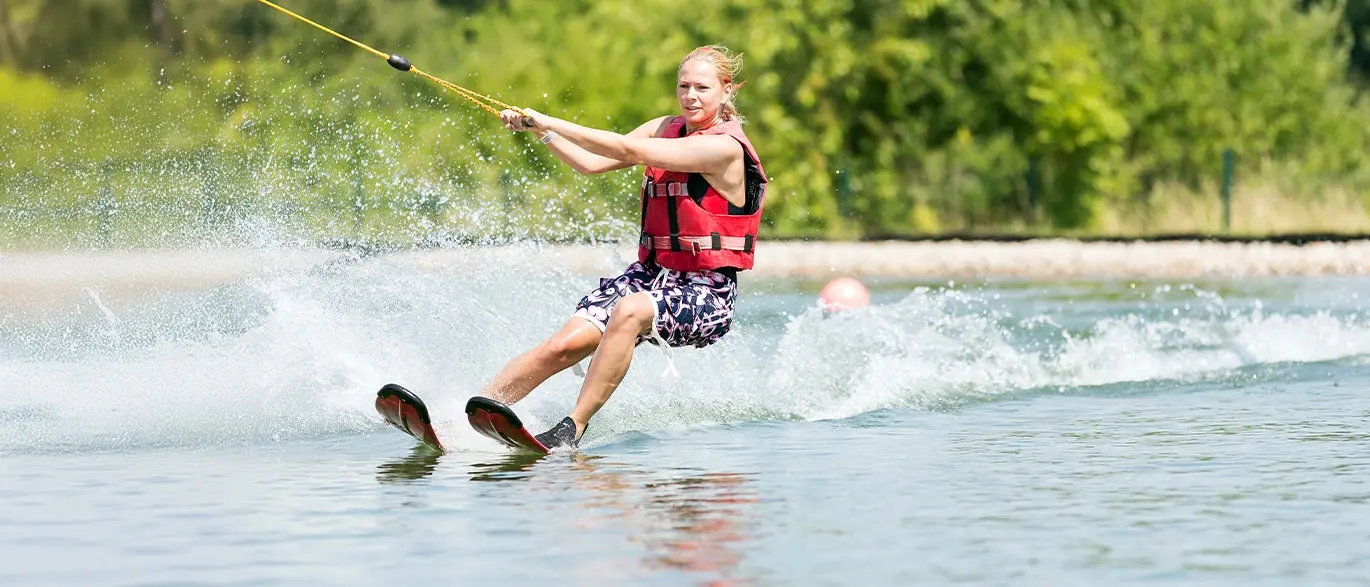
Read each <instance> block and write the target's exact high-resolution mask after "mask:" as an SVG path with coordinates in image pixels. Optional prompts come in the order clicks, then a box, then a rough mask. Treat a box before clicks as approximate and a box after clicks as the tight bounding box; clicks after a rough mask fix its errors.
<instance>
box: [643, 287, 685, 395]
mask: <svg viewBox="0 0 1370 587" xmlns="http://www.w3.org/2000/svg"><path fill="white" fill-rule="evenodd" d="M667 271H669V269H666V268H665V267H662V268H661V272H660V273H657V274H656V279H653V280H652V285H651V287H650V288H648V295H649V296H650V295H651V292H652V291H654V290H656V289H657V288H658V287H661V286H664V285H666V277H667V275H668V274H667ZM656 313H657V307H656V302H655V301H653V302H652V339H653V340H655V341H656V346H657V348H660V349H661V354H662V356H664V357H666V370H665V371H662V372H661V376H662V377H663V378H664V377H666V376H667V375H671V376H674V377H676V378H679V377H680V372H679V371H676V368H675V349H672V348H671V347H670V345H668V344H666V339H664V338H662V337H661V333H660V332H657V329H656V319H657V315H656Z"/></svg>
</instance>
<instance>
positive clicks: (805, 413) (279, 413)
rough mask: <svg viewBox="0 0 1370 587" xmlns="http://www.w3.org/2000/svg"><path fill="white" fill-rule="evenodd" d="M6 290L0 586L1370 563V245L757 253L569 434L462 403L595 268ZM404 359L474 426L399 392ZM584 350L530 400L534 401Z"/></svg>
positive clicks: (1231, 576) (565, 395)
mask: <svg viewBox="0 0 1370 587" xmlns="http://www.w3.org/2000/svg"><path fill="white" fill-rule="evenodd" d="M463 254H465V255H469V259H468V260H469V261H472V263H469V264H468V265H466V266H463V267H461V268H452V267H437V266H433V265H428V264H425V263H422V262H416V261H415V260H414V259H415V258H414V257H405V256H391V257H374V258H364V259H358V260H356V261H355V262H351V263H341V264H335V265H331V266H327V267H322V268H320V269H318V270H315V271H307V272H301V273H298V274H293V275H278V276H275V277H269V278H253V279H250V280H244V281H241V282H235V283H228V284H224V285H221V286H218V287H214V288H210V289H205V290H189V291H167V292H162V293H158V294H151V295H146V296H143V297H138V298H121V299H118V300H115V299H112V298H110V299H107V296H102V295H101V292H99V291H97V290H95V289H91V290H89V291H85V292H83V294H82V297H80V298H76V299H79V301H76V302H71V303H61V304H56V305H52V306H49V307H48V308H47V309H46V310H42V311H38V310H33V309H31V308H30V309H21V308H17V307H11V308H0V584H3V585H24V586H38V585H63V586H83V585H101V586H108V585H301V584H311V585H377V584H383V583H387V584H388V583H395V584H429V583H431V584H462V585H467V584H472V585H479V584H498V585H618V584H633V585H895V584H898V585H961V584H967V585H970V584H973V585H1010V584H1011V585H1021V584H1043V585H1118V584H1184V585H1200V584H1201V585H1243V586H1247V585H1338V584H1346V585H1352V584H1360V585H1364V584H1366V583H1365V581H1366V577H1367V576H1370V484H1367V483H1366V481H1367V475H1370V395H1368V394H1370V364H1367V361H1366V357H1367V356H1368V355H1370V314H1367V312H1366V309H1365V307H1364V306H1365V302H1364V299H1365V298H1363V297H1362V296H1370V279H1363V278H1319V279H1307V278H1299V279H1294V278H1288V279H1283V278H1281V279H1260V280H1254V279H1253V280H1242V281H1214V282H1166V281H1074V282H1068V283H1059V282H1058V283H1033V282H1022V281H1002V282H996V281H985V282H974V283H961V282H954V283H952V282H945V281H940V282H912V281H906V280H895V279H869V280H868V284H869V285H870V286H871V287H872V291H873V300H874V304H873V305H872V307H870V308H867V309H864V310H860V311H854V312H847V313H843V314H836V315H826V314H824V313H823V312H822V311H820V310H818V309H817V306H816V298H817V291H818V289H819V288H820V287H821V285H822V283H817V282H802V281H786V280H758V279H748V278H746V276H745V275H744V279H743V281H742V295H741V296H740V298H739V301H738V306H737V308H738V315H737V325H736V327H735V330H734V332H733V333H731V334H730V335H729V336H728V337H727V338H725V339H724V341H723V342H721V343H719V344H717V345H715V346H713V347H710V348H707V349H702V350H701V349H680V350H678V351H676V353H675V361H676V365H677V367H678V369H679V371H680V373H681V377H680V378H678V379H677V378H672V377H663V374H662V372H663V370H664V368H665V365H666V362H665V360H664V358H663V356H662V355H661V353H660V352H659V351H658V350H657V349H655V348H654V347H650V346H644V347H642V348H640V349H639V351H638V353H637V356H636V359H635V363H634V367H633V369H632V371H631V372H630V373H629V375H628V377H627V379H626V380H625V382H624V384H623V386H622V387H621V388H620V389H619V391H618V392H617V393H616V395H615V397H614V398H613V399H612V400H611V401H610V403H609V404H608V405H607V406H606V407H605V408H604V410H603V411H602V412H601V413H600V415H599V416H598V417H597V418H596V420H595V421H594V423H593V425H592V427H591V430H590V434H589V435H588V437H587V438H586V440H585V442H584V444H583V445H582V448H581V450H580V451H579V452H577V453H573V454H554V455H551V456H548V457H544V458H533V457H527V456H519V455H511V454H509V453H507V451H505V450H502V449H501V448H499V447H497V446H496V445H495V444H494V443H493V442H490V441H488V440H486V439H484V438H483V437H480V436H477V435H476V434H475V433H474V432H472V431H471V430H470V429H469V428H468V427H467V426H466V425H465V422H464V418H463V417H462V416H461V413H460V410H461V406H462V404H463V403H464V401H465V400H466V398H467V397H469V396H470V395H472V394H473V393H475V392H476V391H477V390H478V389H479V388H480V387H481V385H482V384H483V383H484V382H485V380H486V379H488V378H489V377H491V376H492V375H493V374H494V373H495V372H496V371H497V370H498V369H499V367H500V366H501V365H503V363H504V362H505V361H507V360H508V359H509V358H511V357H512V356H513V355H515V354H517V353H519V352H521V351H523V350H525V349H526V348H527V347H529V346H531V345H533V344H535V343H536V342H537V341H538V340H539V339H540V338H541V337H543V336H545V335H547V334H549V333H550V332H552V331H553V330H555V329H556V328H557V327H558V326H559V325H560V324H561V323H562V322H563V321H564V320H565V317H566V315H567V314H568V313H569V311H570V309H571V307H572V306H573V305H574V303H575V302H576V300H577V299H579V297H580V296H581V295H582V294H583V293H584V291H585V290H586V289H588V288H589V287H591V286H592V285H593V284H594V283H595V278H594V277H593V276H585V275H572V274H569V273H567V272H564V271H560V270H558V269H557V268H555V267H549V266H546V265H545V264H542V263H539V262H537V261H534V260H530V259H529V258H523V257H520V256H517V255H515V256H509V255H507V254H505V253H501V254H499V255H495V254H490V253H486V252H483V251H482V250H480V249H473V250H470V251H468V252H465V253H463ZM392 381H393V382H398V383H401V384H403V385H405V386H406V387H409V388H410V389H413V390H415V391H416V392H418V393H419V394H420V395H422V396H423V397H424V398H425V399H426V400H427V401H428V403H429V405H430V407H431V408H432V410H433V412H434V417H435V419H436V420H438V430H439V433H440V434H441V435H442V436H443V437H444V439H445V441H446V442H447V444H448V445H449V446H450V447H452V448H453V450H452V451H451V452H449V453H448V454H444V455H440V456H439V455H435V454H432V453H429V452H428V451H426V450H423V449H416V448H415V446H414V444H415V443H414V442H413V441H412V439H410V438H409V437H407V436H405V435H403V434H401V433H400V432H398V431H396V430H394V429H390V428H387V427H386V426H385V425H383V424H382V420H381V419H380V417H379V416H377V415H376V414H375V412H374V410H373V408H372V400H373V398H374V393H375V391H376V389H377V388H379V387H380V386H381V385H382V384H384V383H387V382H392ZM579 382H580V380H579V379H578V378H577V377H576V376H575V375H574V374H572V373H571V372H569V371H568V372H566V373H564V374H562V375H558V376H557V377H555V378H553V379H552V380H550V381H549V382H548V383H547V384H546V385H544V386H543V387H542V388H541V389H539V390H538V391H537V392H535V394H534V395H533V396H531V397H530V398H529V399H528V400H527V401H525V402H522V403H520V404H518V406H517V408H518V410H519V411H520V412H521V413H522V414H524V415H525V420H529V421H530V422H529V427H530V428H536V429H538V430H541V429H542V428H543V427H545V426H547V425H550V423H552V422H554V421H556V420H557V419H559V418H560V417H561V416H563V415H564V414H565V413H566V412H567V411H568V410H569V408H570V406H571V405H572V404H573V402H574V399H575V395H576V391H577V390H578V385H579Z"/></svg>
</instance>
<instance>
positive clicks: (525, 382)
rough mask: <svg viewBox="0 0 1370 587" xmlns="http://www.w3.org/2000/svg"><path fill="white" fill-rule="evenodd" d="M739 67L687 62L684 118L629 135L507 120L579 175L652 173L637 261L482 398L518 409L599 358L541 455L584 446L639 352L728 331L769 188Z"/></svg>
mask: <svg viewBox="0 0 1370 587" xmlns="http://www.w3.org/2000/svg"><path fill="white" fill-rule="evenodd" d="M740 67H741V59H740V56H737V55H734V54H733V53H731V52H730V51H729V50H728V49H727V48H725V47H721V46H717V45H711V46H706V47H700V48H698V49H695V50H694V51H691V52H690V53H689V54H688V55H686V56H685V58H684V59H682V60H681V62H680V67H679V69H678V71H677V84H676V98H677V100H678V101H679V103H680V115H678V116H662V117H660V118H656V119H653V120H650V121H647V122H646V123H643V124H642V125H641V126H639V127H637V128H636V129H635V130H633V131H632V132H629V133H628V134H626V135H622V134H618V133H614V132H609V131H604V130H597V129H592V128H586V127H584V126H580V125H578V124H575V123H572V122H568V121H565V120H560V119H557V118H554V117H551V116H548V115H545V114H540V113H537V112H533V111H531V110H526V109H525V110H523V111H522V112H519V111H516V110H512V109H510V110H505V111H503V112H502V113H501V114H500V118H501V119H502V120H503V121H504V123H505V126H506V128H508V129H509V130H513V131H524V132H532V133H535V134H536V135H537V137H538V138H539V139H540V140H541V142H542V143H543V144H545V145H547V148H548V149H550V150H551V151H552V153H553V154H555V155H556V157H557V158H558V159H560V160H561V161H562V162H564V163H566V164H567V165H570V166H571V167H572V168H573V169H575V170H576V171H577V172H579V173H581V174H586V175H590V174H597V173H604V172H607V171H613V170H617V169H623V168H626V167H632V166H635V165H643V166H644V167H645V168H646V170H645V174H644V178H643V183H642V191H641V194H640V196H641V198H642V224H641V236H640V238H639V244H638V261H637V262H635V263H633V264H631V265H629V266H628V268H627V269H626V270H625V271H624V272H623V274H621V275H619V276H617V277H613V278H608V279H601V280H600V283H599V287H598V288H596V289H595V290H593V291H591V292H590V293H589V294H588V295H586V296H585V297H584V298H583V299H581V301H580V303H579V304H577V305H576V309H575V312H574V313H573V314H572V316H571V318H570V319H568V320H567V322H566V324H565V325H563V326H562V328H561V330H559V331H558V332H557V333H556V334H554V335H552V336H551V337H550V338H548V339H547V340H545V341H543V342H542V343H541V344H539V345H538V346H537V347H536V348H534V349H532V350H530V351H528V352H526V353H523V354H521V355H519V356H517V357H515V358H514V359H513V360H511V361H509V363H508V364H507V365H505V367H504V368H503V369H502V370H501V371H500V372H499V374H497V375H496V376H495V378H494V379H493V380H492V381H491V382H490V383H489V385H487V386H486V387H485V389H483V390H482V391H481V395H482V396H485V397H488V398H491V399H494V400H497V401H500V402H503V403H507V404H512V403H515V402H517V401H519V400H521V399H523V398H524V397H526V396H527V395H528V394H529V393H530V392H531V391H532V390H533V389H535V388H536V387H537V386H538V385H540V384H542V382H544V381H546V380H547V379H548V378H549V377H551V376H552V375H555V374H556V373H559V372H561V371H562V370H564V369H566V368H568V367H570V366H572V365H575V364H577V363H579V362H580V361H581V360H583V359H584V358H585V357H589V356H591V355H592V354H593V357H592V358H591V360H590V366H589V370H588V371H587V373H586V375H585V381H584V383H583V384H582V386H581V389H580V396H579V397H578V398H577V400H576V406H575V409H574V410H572V412H571V414H570V415H569V416H567V417H566V418H563V419H562V420H561V421H560V422H558V423H557V424H556V425H555V426H553V427H552V428H551V429H550V430H548V431H546V432H544V433H542V434H539V435H537V436H536V438H537V440H538V441H539V442H541V443H542V444H543V445H544V446H546V447H548V448H557V447H564V446H574V445H575V444H576V443H578V442H579V440H580V438H581V436H582V435H584V433H585V429H586V427H587V425H588V424H589V422H590V418H591V417H593V416H594V415H595V412H597V411H599V409H600V407H602V406H603V405H604V403H605V402H606V401H607V400H608V399H609V396H610V395H611V394H613V392H614V390H615V389H616V388H617V387H618V385H619V383H620V382H622V381H623V377H624V376H625V375H626V374H627V372H628V366H629V364H630V363H631V362H632V357H633V350H634V349H635V348H636V347H637V345H638V344H639V343H641V342H644V341H650V342H653V343H655V344H658V345H662V346H667V347H681V346H695V347H705V346H708V345H710V344H713V343H714V342H716V341H718V340H719V339H720V338H722V337H723V335H724V334H726V333H727V332H728V330H729V329H730V328H731V326H732V320H733V302H734V300H735V299H736V297H737V272H738V271H743V270H747V269H751V268H752V260H753V250H754V247H755V241H756V233H757V228H758V226H759V224H760V218H761V209H762V200H763V199H764V196H765V188H766V176H765V172H764V171H762V168H761V162H760V159H759V158H758V157H757V154H756V151H755V150H754V149H753V147H752V145H751V142H750V141H749V140H748V139H747V136H746V135H745V134H744V133H743V132H742V118H741V117H740V116H739V115H738V112H737V108H736V106H735V103H734V97H735V95H736V92H737V90H738V89H739V88H741V87H742V83H739V82H736V81H735V78H736V76H737V74H738V71H739V69H740Z"/></svg>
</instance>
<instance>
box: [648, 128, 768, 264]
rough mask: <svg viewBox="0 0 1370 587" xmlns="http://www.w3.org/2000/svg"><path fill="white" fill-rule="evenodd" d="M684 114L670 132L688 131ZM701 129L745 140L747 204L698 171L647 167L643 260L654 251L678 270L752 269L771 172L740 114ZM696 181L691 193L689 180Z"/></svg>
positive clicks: (678, 135) (678, 134)
mask: <svg viewBox="0 0 1370 587" xmlns="http://www.w3.org/2000/svg"><path fill="white" fill-rule="evenodd" d="M684 130H685V118H684V117H683V116H677V117H675V118H673V119H671V122H670V124H669V125H668V126H667V127H666V132H665V135H664V136H665V137H668V138H681V137H683V136H684V134H685V133H684ZM696 134H710V135H728V136H730V137H732V138H734V139H737V142H739V143H742V148H743V150H744V152H745V155H744V161H743V163H744V166H745V168H746V179H745V180H744V188H743V189H744V190H746V193H747V201H746V206H744V207H743V208H737V207H735V206H731V205H730V204H729V203H728V200H727V199H725V198H724V197H723V196H721V195H719V194H718V192H717V191H714V188H713V186H710V185H708V183H707V182H706V181H704V178H703V176H701V175H700V174H698V173H680V172H677V171H667V170H665V169H658V168H655V167H648V168H647V171H646V173H645V177H644V178H643V180H642V237H641V238H640V239H639V241H638V251H637V258H638V261H642V262H646V261H647V260H648V259H649V258H651V257H652V256H655V262H656V264H658V265H660V266H662V267H665V268H667V269H674V270H676V271H701V270H705V269H710V270H714V269H722V268H725V267H734V268H737V269H739V270H745V269H751V268H752V258H753V251H754V249H755V248H756V232H757V229H758V228H759V227H760V226H761V207H762V203H763V200H764V198H765V195H766V172H765V171H763V170H762V169H761V159H760V158H758V157H757V156H756V149H755V148H753V147H752V143H751V141H749V140H747V135H746V134H743V132H742V125H741V124H740V123H738V122H737V121H736V120H730V121H727V122H723V123H720V124H716V125H714V126H711V127H709V128H706V129H704V130H701V131H697V133H696ZM692 184H693V185H694V186H695V190H694V191H695V192H702V193H694V194H692V193H691V189H690V186H691V185H692Z"/></svg>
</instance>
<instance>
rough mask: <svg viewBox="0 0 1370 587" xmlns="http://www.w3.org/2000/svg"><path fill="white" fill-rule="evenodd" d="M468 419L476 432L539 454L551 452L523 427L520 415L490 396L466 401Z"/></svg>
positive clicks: (511, 446)
mask: <svg viewBox="0 0 1370 587" xmlns="http://www.w3.org/2000/svg"><path fill="white" fill-rule="evenodd" d="M466 419H467V420H469V421H470V422H471V427H472V428H475V429H476V432H479V433H481V434H484V435H486V436H488V437H490V438H493V439H495V440H496V441H499V442H500V443H502V444H504V445H507V446H509V447H510V448H515V449H518V450H524V451H528V452H532V453H537V454H547V453H548V452H551V451H550V450H548V449H547V447H546V446H543V444H542V443H541V442H538V439H537V438H534V437H533V435H532V434H530V433H529V432H528V431H527V430H525V429H524V428H523V422H521V421H519V417H518V415H516V414H514V411H513V410H511V409H509V406H506V405H504V404H502V403H499V402H497V401H495V400H492V399H490V398H488V397H480V396H476V397H473V398H471V399H470V400H468V401H467V402H466Z"/></svg>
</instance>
